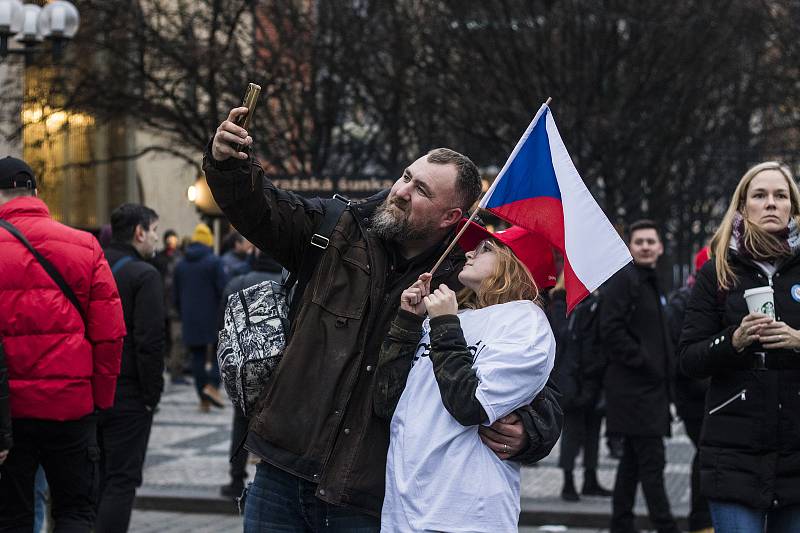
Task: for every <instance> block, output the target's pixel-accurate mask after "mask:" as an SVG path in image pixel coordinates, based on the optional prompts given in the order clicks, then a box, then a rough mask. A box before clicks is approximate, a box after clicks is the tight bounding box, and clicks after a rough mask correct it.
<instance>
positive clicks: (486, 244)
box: [472, 239, 495, 257]
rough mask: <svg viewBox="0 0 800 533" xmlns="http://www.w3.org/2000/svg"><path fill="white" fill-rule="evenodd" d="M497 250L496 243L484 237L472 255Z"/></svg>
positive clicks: (476, 255)
mask: <svg viewBox="0 0 800 533" xmlns="http://www.w3.org/2000/svg"><path fill="white" fill-rule="evenodd" d="M494 251H495V247H494V243H492V241H490V240H489V239H484V240H482V241H481V242H479V243H478V245H477V246H476V247H475V249H474V250H473V251H472V257H478V256H479V255H481V254H482V253H486V252H490V253H493V252H494Z"/></svg>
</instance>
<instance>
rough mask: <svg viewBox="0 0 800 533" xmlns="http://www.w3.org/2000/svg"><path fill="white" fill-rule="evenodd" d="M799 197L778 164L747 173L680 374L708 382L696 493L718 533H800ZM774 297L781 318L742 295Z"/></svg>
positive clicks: (690, 318) (685, 339) (693, 314)
mask: <svg viewBox="0 0 800 533" xmlns="http://www.w3.org/2000/svg"><path fill="white" fill-rule="evenodd" d="M798 222H800V191H798V188H797V185H796V184H795V182H794V179H793V178H792V174H791V172H790V171H789V169H788V168H786V167H784V166H782V165H780V164H779V163H775V162H767V163H761V164H759V165H756V166H754V167H753V168H751V169H750V170H748V171H747V172H746V173H745V175H744V176H743V177H742V179H741V180H740V181H739V185H738V186H737V187H736V190H735V191H734V193H733V197H732V198H731V204H730V206H729V207H728V211H727V213H726V214H725V217H724V218H723V220H722V224H721V225H720V227H719V229H718V230H717V232H716V234H715V235H714V238H713V239H712V241H711V249H712V252H713V255H714V257H713V261H709V262H707V263H706V264H705V266H704V267H703V268H702V269H701V270H700V272H699V273H698V275H697V281H696V283H695V286H694V289H693V292H692V296H691V299H690V301H689V304H688V307H687V311H686V318H685V321H684V324H683V331H682V334H681V342H680V352H681V366H682V368H683V370H684V371H685V372H686V373H687V374H689V375H691V376H694V377H698V378H704V377H710V378H711V382H710V385H709V390H708V393H707V395H706V414H705V419H704V421H703V431H702V434H701V437H700V446H699V451H700V484H701V489H702V492H703V494H704V495H705V496H706V497H707V498H708V500H709V507H710V509H711V516H712V520H713V522H714V529H715V531H716V532H717V533H729V532H734V531H735V532H742V533H749V532H759V533H760V532H762V531H764V530H765V527H766V531H768V532H770V533H784V532H786V533H788V532H797V531H800V353H799V352H800V331H798V330H799V329H800V231H799V230H798ZM764 286H769V287H772V289H773V291H774V293H773V296H774V315H775V316H774V318H773V317H772V316H768V315H765V314H761V313H750V312H749V311H748V307H747V303H746V302H745V300H744V292H745V291H746V290H747V289H752V288H756V287H764Z"/></svg>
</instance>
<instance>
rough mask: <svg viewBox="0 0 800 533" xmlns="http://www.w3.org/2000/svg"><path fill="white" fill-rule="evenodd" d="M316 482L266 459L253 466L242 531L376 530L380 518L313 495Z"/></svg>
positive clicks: (356, 532) (340, 532)
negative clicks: (254, 472)
mask: <svg viewBox="0 0 800 533" xmlns="http://www.w3.org/2000/svg"><path fill="white" fill-rule="evenodd" d="M316 491H317V484H316V483H312V482H310V481H306V480H305V479H301V478H299V477H297V476H294V475H292V474H289V473H288V472H285V471H283V470H281V469H279V468H276V467H274V466H272V465H270V464H268V463H265V462H263V461H262V462H261V463H259V464H258V466H257V467H256V475H255V477H254V478H253V482H252V483H250V485H249V486H248V488H247V493H246V497H245V498H246V499H245V505H244V533H259V532H267V533H271V532H273V531H275V532H282V533H317V532H320V531H329V532H331V533H344V532H352V533H378V532H379V531H380V529H381V525H380V519H378V518H377V517H374V516H370V515H367V514H364V513H360V512H358V511H355V510H353V509H349V508H347V507H339V506H336V505H331V504H328V503H325V502H323V501H322V500H320V499H318V498H317V497H316V496H315V493H316Z"/></svg>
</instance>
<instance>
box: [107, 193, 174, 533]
mask: <svg viewBox="0 0 800 533" xmlns="http://www.w3.org/2000/svg"><path fill="white" fill-rule="evenodd" d="M157 243H158V215H157V214H156V212H155V211H153V210H152V209H150V208H149V207H145V206H143V205H139V204H124V205H121V206H119V207H118V208H117V209H115V210H114V212H113V213H111V244H110V245H109V246H108V247H107V248H106V250H105V253H106V258H107V259H108V263H109V265H110V266H111V272H112V274H113V275H114V279H115V280H116V282H117V289H118V290H119V295H120V299H121V300H122V312H123V315H124V317H125V327H126V328H127V330H128V334H127V335H126V336H125V340H124V342H123V345H122V368H121V369H120V375H119V379H118V381H117V396H116V400H115V401H114V407H112V408H111V409H109V410H108V411H105V412H103V413H101V414H100V419H99V422H98V425H97V438H98V442H99V444H100V449H101V451H102V454H103V460H102V463H101V469H100V471H101V479H100V487H101V490H100V505H99V507H98V511H97V522H96V523H95V531H96V532H97V533H103V532H120V531H127V530H128V523H129V522H130V515H131V509H132V507H133V500H134V497H135V496H136V488H137V487H139V486H140V485H141V484H142V467H143V465H144V457H145V453H146V452H147V441H148V440H149V438H150V428H151V426H152V424H153V412H154V411H155V409H156V406H157V405H158V402H159V400H160V399H161V391H162V389H163V386H164V378H163V375H162V374H163V372H164V353H163V350H164V313H165V310H164V288H163V285H162V282H161V275H160V274H159V273H158V270H156V268H155V267H154V266H153V265H151V264H150V263H149V262H148V260H149V259H152V257H153V254H154V253H155V250H156V244H157Z"/></svg>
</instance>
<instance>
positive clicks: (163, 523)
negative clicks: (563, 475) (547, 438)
mask: <svg viewBox="0 0 800 533" xmlns="http://www.w3.org/2000/svg"><path fill="white" fill-rule="evenodd" d="M241 530H242V522H241V519H240V518H239V517H238V516H227V515H218V514H217V515H213V514H195V513H169V512H161V511H134V512H133V516H132V517H131V527H130V530H129V531H130V532H131V533H222V532H226V533H227V532H233V531H241ZM519 531H520V533H604V532H606V531H607V530H605V529H574V528H563V527H558V526H542V527H522V528H520V530H519Z"/></svg>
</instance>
